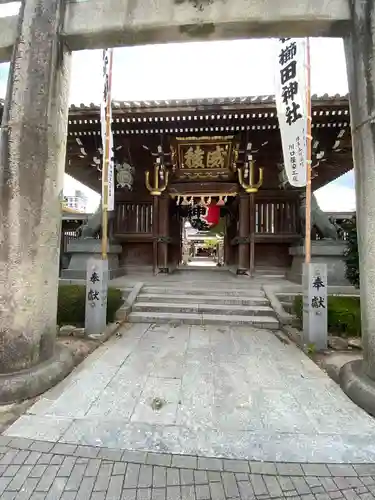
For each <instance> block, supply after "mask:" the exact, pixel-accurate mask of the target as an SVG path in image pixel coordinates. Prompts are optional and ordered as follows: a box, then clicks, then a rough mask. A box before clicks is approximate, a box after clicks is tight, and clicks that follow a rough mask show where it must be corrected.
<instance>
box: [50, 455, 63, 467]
mask: <svg viewBox="0 0 375 500" xmlns="http://www.w3.org/2000/svg"><path fill="white" fill-rule="evenodd" d="M64 458H65V457H64V455H53V457H52V459H51V461H50V465H61V464H62V463H63V461H64Z"/></svg>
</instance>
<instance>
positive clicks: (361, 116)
mask: <svg viewBox="0 0 375 500" xmlns="http://www.w3.org/2000/svg"><path fill="white" fill-rule="evenodd" d="M0 3H7V0H0ZM307 35H309V36H344V37H345V51H346V58H347V66H348V79H349V91H350V104H351V117H352V137H353V154H354V163H355V172H356V191H357V214H358V223H359V250H360V270H361V308H362V335H363V346H364V356H365V359H364V363H363V364H351V365H348V366H347V368H346V369H345V370H344V373H343V387H344V389H345V390H347V392H348V394H350V396H351V397H352V398H353V399H354V400H356V401H357V402H358V403H359V404H361V405H362V406H365V403H364V401H367V406H366V408H367V409H368V410H370V411H371V412H372V413H375V1H374V0H301V1H300V2H295V0H281V1H280V2H279V4H278V5H275V2H274V0H230V1H228V0H157V1H155V0H103V1H102V2H97V1H95V0H87V1H85V2H80V1H77V2H69V1H64V0H24V2H23V4H22V6H21V11H20V13H19V15H18V16H13V17H8V18H2V19H0V60H2V61H4V60H9V58H10V54H11V53H12V54H13V55H12V59H11V71H10V78H9V83H8V91H7V100H6V104H5V107H4V117H3V124H2V125H3V127H2V129H1V147H0V151H1V170H0V220H1V225H0V228H1V229H0V402H5V401H10V400H12V399H18V398H20V397H27V396H31V395H33V394H36V393H37V392H41V391H43V390H45V389H46V388H47V387H48V386H49V385H51V384H53V383H54V382H56V380H58V379H59V378H61V377H63V376H64V374H65V373H66V371H67V370H68V369H69V360H68V359H65V361H64V360H63V359H62V358H61V356H63V355H62V353H61V352H57V351H56V350H55V338H56V307H57V290H58V267H59V244H58V238H59V230H60V201H59V200H60V196H61V194H62V188H63V174H64V169H65V153H66V130H67V116H68V88H69V62H70V52H71V51H72V50H80V49H93V48H104V47H107V46H112V47H114V46H121V45H136V44H145V43H163V42H172V41H187V40H190V41H191V40H213V39H225V38H226V39H228V38H244V37H261V36H264V37H275V36H293V37H296V36H307ZM12 48H13V52H12ZM43 362H44V363H43ZM353 388H354V389H353Z"/></svg>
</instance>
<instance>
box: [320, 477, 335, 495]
mask: <svg viewBox="0 0 375 500" xmlns="http://www.w3.org/2000/svg"><path fill="white" fill-rule="evenodd" d="M320 483H321V485H322V486H323V488H324V489H325V491H328V492H330V491H337V490H338V489H339V488H338V486H337V483H336V482H335V481H334V480H333V478H331V477H321V478H320Z"/></svg>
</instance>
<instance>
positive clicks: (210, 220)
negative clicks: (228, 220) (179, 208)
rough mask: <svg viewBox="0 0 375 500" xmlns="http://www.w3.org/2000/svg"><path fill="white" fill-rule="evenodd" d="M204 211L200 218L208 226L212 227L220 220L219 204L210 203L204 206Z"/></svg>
mask: <svg viewBox="0 0 375 500" xmlns="http://www.w3.org/2000/svg"><path fill="white" fill-rule="evenodd" d="M204 208H205V213H203V214H202V215H201V219H202V220H203V221H205V222H206V224H207V225H208V226H209V227H214V226H216V225H217V224H219V221H220V206H218V205H216V204H215V203H211V204H210V205H207V206H205V207H204Z"/></svg>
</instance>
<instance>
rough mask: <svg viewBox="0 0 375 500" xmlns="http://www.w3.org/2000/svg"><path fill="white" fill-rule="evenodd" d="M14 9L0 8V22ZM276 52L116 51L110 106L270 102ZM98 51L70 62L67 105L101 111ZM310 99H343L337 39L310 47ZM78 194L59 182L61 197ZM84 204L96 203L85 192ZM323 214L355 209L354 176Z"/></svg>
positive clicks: (245, 44)
mask: <svg viewBox="0 0 375 500" xmlns="http://www.w3.org/2000/svg"><path fill="white" fill-rule="evenodd" d="M12 9H13V11H14V9H15V7H14V6H13V7H9V6H8V5H5V6H0V15H7V14H9V13H12ZM274 61H275V44H274V41H273V40H241V41H231V42H205V43H200V42H196V43H184V44H168V45H148V46H139V47H127V48H121V49H116V50H115V53H114V67H113V98H114V99H115V100H137V99H140V100H147V99H173V98H194V97H227V96H245V95H260V94H263V95H264V94H274V82H275V75H274V70H275V64H274ZM101 71H102V62H101V51H100V50H99V51H97V50H95V51H82V52H75V53H74V54H73V67H72V76H71V89H70V102H71V103H74V104H80V103H90V102H93V103H96V104H99V102H100V98H101V93H102V82H101ZM7 74H8V65H7V64H2V65H0V97H4V96H5V90H6V80H7ZM311 85H312V92H313V93H316V94H318V95H323V94H325V93H327V94H329V95H332V94H346V93H347V92H348V86H347V77H346V66H345V57H344V50H343V44H342V40H341V39H322V38H320V39H319V38H318V39H312V41H311ZM76 188H80V189H82V185H79V184H78V183H77V182H76V181H74V180H73V179H71V178H69V177H68V176H67V175H65V191H66V194H69V193H71V192H72V191H74V189H76ZM83 190H84V191H85V192H86V193H87V194H88V196H89V198H90V206H89V209H91V210H92V209H94V208H95V206H96V205H97V204H98V202H99V197H98V195H96V194H94V193H93V192H92V191H91V190H89V189H88V188H83ZM317 197H318V201H319V203H320V205H321V208H322V209H323V210H328V211H334V210H337V211H343V210H353V209H354V207H355V194H354V180H353V173H352V172H350V173H348V174H346V175H344V176H342V177H341V178H340V179H338V180H336V181H335V182H333V183H331V184H330V185H328V186H326V187H325V188H322V189H321V190H319V191H318V192H317Z"/></svg>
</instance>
